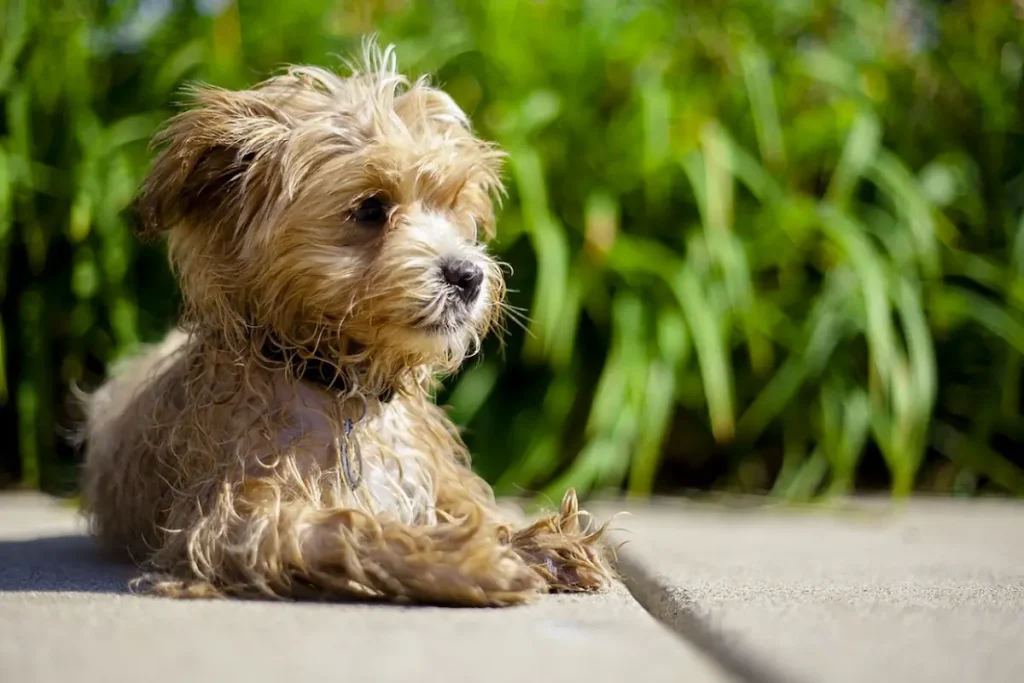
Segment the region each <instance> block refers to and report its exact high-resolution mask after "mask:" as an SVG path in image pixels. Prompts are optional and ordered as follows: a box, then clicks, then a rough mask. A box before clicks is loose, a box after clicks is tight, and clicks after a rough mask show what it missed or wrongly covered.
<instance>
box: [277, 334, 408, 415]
mask: <svg viewBox="0 0 1024 683" xmlns="http://www.w3.org/2000/svg"><path fill="white" fill-rule="evenodd" d="M263 356H264V357H265V358H267V359H269V360H271V361H274V362H276V363H283V364H284V365H286V366H288V367H289V368H291V369H292V371H293V372H294V373H295V376H296V377H298V378H299V379H300V380H302V381H304V382H309V383H311V384H315V385H317V386H319V387H320V388H322V389H326V390H327V391H330V392H332V393H335V394H339V395H344V394H346V393H347V392H348V384H347V383H346V382H345V378H344V377H343V376H342V375H341V374H340V373H339V372H338V370H337V368H336V367H335V366H334V365H333V364H331V363H329V362H328V361H327V360H325V359H323V358H321V357H319V356H316V355H313V356H310V357H308V358H296V357H295V355H294V354H288V353H286V352H285V351H284V350H282V349H281V347H280V346H278V345H277V344H275V343H273V342H272V341H267V343H266V344H264V345H263ZM372 396H373V397H374V398H376V399H377V400H378V401H380V402H381V403H390V402H391V400H392V399H394V398H395V389H394V387H388V388H387V389H385V390H384V391H382V392H379V393H375V394H373V395H372Z"/></svg>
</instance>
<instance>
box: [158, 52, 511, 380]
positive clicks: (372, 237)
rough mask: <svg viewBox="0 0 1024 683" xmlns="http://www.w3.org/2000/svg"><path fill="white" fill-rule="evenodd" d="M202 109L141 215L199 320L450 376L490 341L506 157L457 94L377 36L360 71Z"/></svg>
mask: <svg viewBox="0 0 1024 683" xmlns="http://www.w3.org/2000/svg"><path fill="white" fill-rule="evenodd" d="M192 99H193V102H192V106H191V107H190V108H188V109H187V110H185V111H184V112H183V113H181V114H179V115H178V116H176V117H175V118H173V119H172V120H171V122H170V123H169V125H168V126H167V127H166V128H165V129H164V130H163V131H162V132H161V133H160V134H159V136H158V137H157V142H158V143H160V144H163V145H165V147H164V149H163V151H162V152H161V153H160V155H159V156H158V158H157V159H156V161H155V163H154V165H153V168H152V170H151V172H150V175H149V177H148V178H147V180H146V183H145V185H144V187H143V189H142V192H141V194H140V197H139V204H138V208H139V211H140V218H141V225H142V230H143V234H148V235H157V234H159V235H166V236H167V238H168V245H169V251H170V256H171V259H172V262H173V264H174V266H175V268H176V270H177V272H178V274H179V278H180V280H181V287H182V291H183V294H184V297H185V300H186V304H187V307H188V310H189V313H190V316H191V317H192V318H193V320H194V322H196V323H197V324H199V325H200V326H208V327H209V326H213V327H221V328H223V329H224V330H227V331H235V332H238V333H240V334H241V331H242V330H245V331H247V332H246V334H251V333H252V331H253V330H258V331H263V332H266V333H268V334H272V335H273V336H274V337H276V338H277V339H278V340H280V341H282V342H283V343H286V344H290V345H293V346H295V347H302V346H306V347H309V346H311V345H318V346H320V347H323V345H325V344H326V345H328V348H330V347H331V345H332V344H334V343H335V342H340V341H342V340H351V341H355V342H357V344H358V346H359V347H360V348H362V349H364V350H365V351H364V352H365V353H370V354H374V353H377V354H384V355H390V356H391V357H392V358H402V359H404V360H403V361H401V362H403V363H407V364H429V365H433V366H435V367H444V366H449V367H451V366H454V365H456V364H458V363H459V362H460V361H461V360H462V359H463V358H464V357H465V356H466V355H467V354H468V353H470V352H472V351H473V350H474V348H475V347H476V346H478V344H479V341H480V339H481V337H482V336H483V335H484V334H485V333H486V331H487V330H488V328H489V327H490V326H491V324H492V323H493V322H494V321H495V320H496V318H497V314H498V311H499V306H500V305H501V300H502V296H503V292H504V284H503V281H502V276H501V271H500V269H499V267H498V264H497V263H496V262H495V261H494V260H493V259H492V258H491V257H490V256H489V255H488V253H487V250H486V249H485V247H484V241H485V240H486V239H487V238H489V237H491V236H492V235H493V230H494V208H493V204H492V202H494V201H496V200H497V198H498V196H499V195H500V193H501V191H502V187H501V181H500V165H501V161H502V154H501V153H500V152H499V151H498V150H497V149H496V148H495V147H494V146H493V145H492V144H490V143H488V142H485V141H482V140H480V139H479V138H477V137H476V136H475V135H474V134H473V132H472V130H471V127H470V123H469V120H468V118H467V116H466V115H465V113H463V112H462V111H461V110H460V109H459V107H458V106H457V105H456V104H455V102H454V101H453V100H452V99H451V98H450V97H449V96H448V95H447V94H445V93H444V92H442V91H441V90H438V89H436V88H434V87H431V86H430V85H429V83H428V82H427V81H426V80H423V79H421V80H417V81H415V82H410V81H409V80H407V79H406V78H405V77H403V76H402V75H400V74H399V73H397V71H396V67H395V59H394V53H393V51H392V50H391V48H388V49H387V50H385V51H384V52H383V53H381V52H379V51H377V50H376V48H375V47H374V46H373V44H372V43H368V44H367V48H366V56H365V62H364V64H363V65H362V66H360V67H355V68H353V69H352V74H351V75H349V76H348V77H345V78H342V77H339V76H336V75H334V74H332V73H329V72H327V71H324V70H321V69H317V68H306V67H299V68H293V69H290V70H289V71H288V72H287V73H285V74H283V75H280V76H277V77H274V78H271V79H269V80H267V81H265V82H263V83H261V84H259V85H257V86H255V87H254V88H252V89H250V90H244V91H226V90H221V89H215V88H211V87H199V88H196V89H194V90H193V91H192Z"/></svg>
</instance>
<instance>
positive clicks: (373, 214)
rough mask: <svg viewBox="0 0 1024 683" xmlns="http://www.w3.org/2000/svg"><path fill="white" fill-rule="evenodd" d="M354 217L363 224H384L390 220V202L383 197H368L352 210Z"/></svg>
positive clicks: (375, 225)
mask: <svg viewBox="0 0 1024 683" xmlns="http://www.w3.org/2000/svg"><path fill="white" fill-rule="evenodd" d="M352 217H353V218H354V219H355V220H356V222H357V223H361V224H362V225H366V226H373V227H378V226H381V225H384V223H386V222H387V220H388V204H387V202H386V201H385V200H384V199H383V198H382V197H377V196H374V197H367V198H366V199H364V200H363V201H362V202H360V204H359V206H357V207H356V210H355V211H353V212H352Z"/></svg>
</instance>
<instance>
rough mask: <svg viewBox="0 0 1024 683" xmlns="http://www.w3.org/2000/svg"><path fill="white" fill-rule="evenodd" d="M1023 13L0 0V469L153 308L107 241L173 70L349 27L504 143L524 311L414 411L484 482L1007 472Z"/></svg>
mask: <svg viewBox="0 0 1024 683" xmlns="http://www.w3.org/2000/svg"><path fill="white" fill-rule="evenodd" d="M1022 16H1024V9H1022V4H1021V3H1019V2H1017V3H1015V2H1010V1H1008V0H954V1H951V2H928V1H926V0H917V1H916V2H914V1H911V0H903V1H895V0H894V1H888V2H884V1H880V0H843V1H840V2H819V1H817V0H733V1H731V2H724V3H719V2H669V1H667V0H666V1H662V0H634V1H632V2H625V1H624V0H563V1H555V0H487V2H480V1H479V0H436V1H435V2H412V1H403V0H366V1H364V2H339V1H337V0H289V2H288V3H272V2H257V1H256V0H241V1H239V2H237V3H236V2H235V1H234V0H195V1H194V2H192V1H185V0H136V1H133V2H127V1H118V0H0V21H2V22H3V23H2V24H0V103H2V107H0V297H2V328H0V332H2V336H0V359H2V367H3V372H2V373H0V404H3V408H2V410H0V416H2V418H0V434H2V435H3V443H2V446H0V448H2V449H3V450H0V463H2V465H3V467H5V468H6V471H7V474H8V478H12V477H13V478H20V479H21V480H22V481H24V482H25V483H27V484H28V485H43V486H45V487H47V488H61V487H66V486H70V485H73V476H72V475H73V468H70V467H69V465H71V464H73V463H74V458H75V455H74V454H73V453H71V452H70V451H69V450H68V449H67V447H66V446H64V445H63V442H62V441H61V439H60V438H59V434H60V428H61V427H62V426H65V425H66V421H67V419H68V415H67V407H66V406H67V392H68V387H69V386H70V384H71V383H72V382H80V383H84V384H86V385H89V384H91V383H95V382H96V381H97V379H98V378H100V377H101V376H102V372H103V368H104V367H105V365H106V364H107V363H108V362H109V361H111V360H112V359H114V358H115V357H117V356H118V355H119V354H123V353H129V352H131V351H132V350H133V349H134V348H136V346H137V344H138V343H139V342H140V341H147V340H152V339H155V338H157V337H159V336H160V335H161V334H162V333H163V331H164V330H165V329H166V327H167V326H168V325H169V324H170V322H171V320H173V317H174V314H175V311H176V305H177V300H176V298H175V295H174V293H173V292H174V283H173V281H172V280H171V279H170V277H169V275H168V274H167V269H166V266H165V259H164V256H163V255H162V253H160V251H159V249H156V248H148V247H147V248H143V247H141V246H139V245H137V244H136V242H135V241H134V239H133V237H132V235H131V229H132V216H131V213H130V211H128V209H129V207H130V203H131V200H132V196H133V193H134V191H135V189H136V187H137V185H138V183H139V181H140V179H141V177H142V175H143V173H144V172H145V169H146V165H147V162H148V159H149V151H148V150H147V139H148V138H149V136H150V135H151V134H152V132H153V131H154V129H155V128H156V127H157V126H158V125H159V124H160V122H161V121H162V120H163V119H165V118H166V117H167V116H168V115H170V113H171V112H172V111H173V106H174V103H175V100H176V97H177V93H178V92H179V88H180V87H181V85H182V84H184V83H185V82H187V81H189V80H192V79H201V80H205V81H209V82H213V83H216V84H220V85H224V86H228V87H244V86H245V85H247V84H251V83H253V82H255V81H256V80H259V79H261V78H262V77H264V76H265V75H267V74H268V73H270V72H271V71H273V70H275V69H277V68H279V67H281V66H283V65H284V64H286V63H296V62H311V63H318V64H331V63H337V60H336V59H335V58H334V57H332V55H344V54H347V53H350V52H351V51H352V50H353V49H354V48H356V47H357V45H358V41H359V39H360V37H361V36H362V35H363V34H364V33H366V32H369V31H379V32H380V33H381V39H382V42H394V43H396V44H397V45H398V48H399V57H400V65H401V66H402V67H403V68H404V69H407V70H410V71H412V72H430V73H433V74H435V75H436V77H437V80H439V81H440V82H441V83H442V85H444V86H445V87H446V88H447V89H448V90H449V92H450V93H451V94H452V95H453V96H454V98H455V99H456V100H457V101H458V102H459V103H460V104H461V105H462V106H463V107H464V108H465V109H466V110H467V111H468V112H469V113H470V114H471V116H472V117H473V119H474V121H475V122H476V125H477V126H478V128H479V129H480V132H481V133H482V134H483V135H485V136H487V137H491V138H494V139H496V140H498V141H499V142H500V143H501V144H502V145H503V146H504V147H505V148H506V149H507V150H508V151H509V152H510V155H511V156H510V164H509V169H508V174H507V175H508V181H509V187H510V198H509V201H508V202H507V203H506V205H505V209H504V211H503V212H502V216H501V219H500V223H499V240H498V242H497V243H496V244H495V246H494V248H495V250H496V251H497V252H498V254H499V255H500V256H501V257H502V258H503V259H505V260H507V261H508V262H509V263H511V264H512V265H513V267H514V268H515V275H514V276H513V277H512V278H511V280H510V287H511V289H512V290H515V291H513V293H512V294H511V300H512V303H514V304H516V305H517V306H520V307H521V308H523V309H525V311H526V313H527V315H528V317H529V321H528V322H527V324H526V326H527V328H528V331H524V330H521V329H518V328H516V327H515V326H514V325H513V326H511V329H510V333H509V334H508V335H507V337H506V344H505V345H504V346H503V347H499V346H498V345H497V343H496V342H493V343H492V344H491V345H490V346H489V347H488V348H487V350H486V353H485V354H484V356H483V358H482V360H480V361H478V362H473V363H471V364H470V365H469V366H468V367H467V368H466V370H465V371H464V372H462V373H461V374H460V375H459V376H458V377H456V378H453V380H452V381H450V382H449V383H448V387H447V388H446V390H445V392H444V395H443V396H441V397H440V398H441V399H442V400H443V401H445V402H446V403H448V404H449V405H451V406H452V410H453V413H454V416H455V417H456V419H457V420H458V421H459V422H460V423H462V424H464V425H465V426H466V438H467V440H468V442H469V443H470V446H471V448H472V450H473V451H474V453H475V454H476V462H477V464H478V466H479V468H480V469H481V471H482V472H483V473H484V474H485V475H486V476H488V477H489V478H490V479H491V480H492V481H495V482H496V483H497V486H498V489H499V490H500V491H501V492H503V493H523V492H536V491H541V492H547V493H557V492H558V491H559V490H561V489H563V488H565V487H567V486H569V485H575V486H577V487H579V488H581V489H583V490H585V491H590V490H601V489H609V488H610V489H620V488H625V489H626V490H627V491H628V492H629V493H631V494H634V495H638V496H644V495H648V494H650V493H651V492H654V491H659V492H660V491H672V490H678V489H680V488H704V489H707V488H722V489H730V490H739V491H760V490H766V489H767V490H771V491H773V492H774V493H776V494H778V495H780V496H785V497H788V498H797V499H800V498H809V497H812V496H816V495H820V494H828V493H842V492H845V491H848V490H850V489H852V488H854V487H855V486H858V485H862V486H875V485H882V486H885V487H888V488H889V489H890V490H891V491H892V492H893V493H895V494H897V495H904V494H906V493H908V492H909V491H911V490H912V489H914V488H915V487H920V488H926V489H929V490H940V491H956V492H963V493H973V492H979V491H985V490H994V491H999V492H1011V493H1021V492H1024V473H1022V471H1021V469H1020V468H1019V466H1020V463H1021V458H1020V456H1019V455H1018V454H1019V451H1020V447H1021V444H1022V443H1024V420H1022V416H1021V406H1020V388H1021V370H1022V367H1024V365H1022V357H1024V356H1022V354H1024V219H1022V216H1024V163H1022V162H1024V144H1022V141H1024V138H1022V136H1021V133H1022V131H1024V128H1022V124H1024V119H1022V111H1024V109H1022V103H1024V100H1022V97H1024V90H1022V87H1021V84H1022V67H1024V42H1022V38H1024V21H1022Z"/></svg>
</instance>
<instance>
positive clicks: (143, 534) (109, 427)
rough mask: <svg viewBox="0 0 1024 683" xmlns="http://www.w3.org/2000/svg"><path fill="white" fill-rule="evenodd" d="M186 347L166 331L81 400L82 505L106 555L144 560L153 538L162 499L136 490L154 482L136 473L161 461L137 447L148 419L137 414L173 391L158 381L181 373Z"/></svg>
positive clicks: (183, 338) (184, 338) (180, 335)
mask: <svg viewBox="0 0 1024 683" xmlns="http://www.w3.org/2000/svg"><path fill="white" fill-rule="evenodd" d="M187 342H188V335H187V334H186V333H185V332H183V331H181V330H177V329H175V330H173V331H171V332H170V333H169V334H168V335H167V336H166V337H165V338H164V340H163V341H162V342H161V343H159V344H156V345H154V346H151V347H149V348H148V349H145V350H144V351H143V352H142V353H140V354H138V355H136V356H134V357H132V358H128V359H126V360H124V361H122V362H121V363H119V364H117V365H116V366H115V367H114V369H113V371H112V373H111V376H110V379H108V380H107V381H106V382H105V383H104V384H103V385H102V386H100V387H99V389H97V390H96V391H95V392H93V393H91V394H84V395H81V396H80V398H81V400H82V403H83V406H84V409H85V422H84V424H83V425H82V428H81V430H80V433H79V435H78V439H79V440H80V442H81V443H82V445H83V446H84V450H85V468H84V474H85V476H84V482H83V498H84V503H85V506H86V509H87V511H88V513H89V516H90V524H91V526H92V528H93V531H94V533H95V534H96V535H97V536H98V537H99V539H100V540H101V542H102V543H103V545H104V546H106V547H108V548H109V549H111V550H115V551H120V552H123V551H124V550H128V551H129V552H130V553H132V554H133V555H135V556H138V555H140V554H145V552H146V551H147V545H146V544H148V543H151V542H152V541H153V540H154V536H155V534H156V533H157V530H156V529H155V522H156V521H157V520H158V519H159V517H160V514H159V509H160V506H161V500H162V499H163V498H164V495H162V494H161V492H160V491H144V490H141V488H140V487H143V486H145V485H146V483H147V482H153V481H154V477H152V476H136V475H135V472H138V471H140V470H142V471H146V470H150V471H156V470H159V469H160V467H161V457H160V454H159V452H158V450H157V449H154V448H146V447H142V448H140V447H139V446H140V444H144V442H145V441H146V436H145V435H144V434H142V433H141V432H142V430H143V429H144V428H145V425H146V424H147V423H148V418H151V417H152V416H149V415H144V414H140V412H139V411H140V408H141V407H143V406H153V407H155V406H156V405H157V403H158V402H159V401H157V400H156V399H158V398H159V396H158V394H166V393H167V392H169V391H171V392H173V391H174V390H175V388H176V384H177V383H175V382H174V381H163V380H169V379H172V378H171V377H170V375H172V374H173V373H175V372H176V371H180V367H178V366H179V365H180V359H181V358H182V356H183V354H182V353H181V352H182V351H183V349H184V347H185V345H186V344H187ZM178 386H179V387H180V384H179V385H178ZM147 395H151V396H150V397H149V398H150V399H151V400H147ZM162 398H163V399H164V401H166V400H167V399H168V398H172V397H169V396H166V395H164V396H163V397H162ZM137 559H141V558H137Z"/></svg>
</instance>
